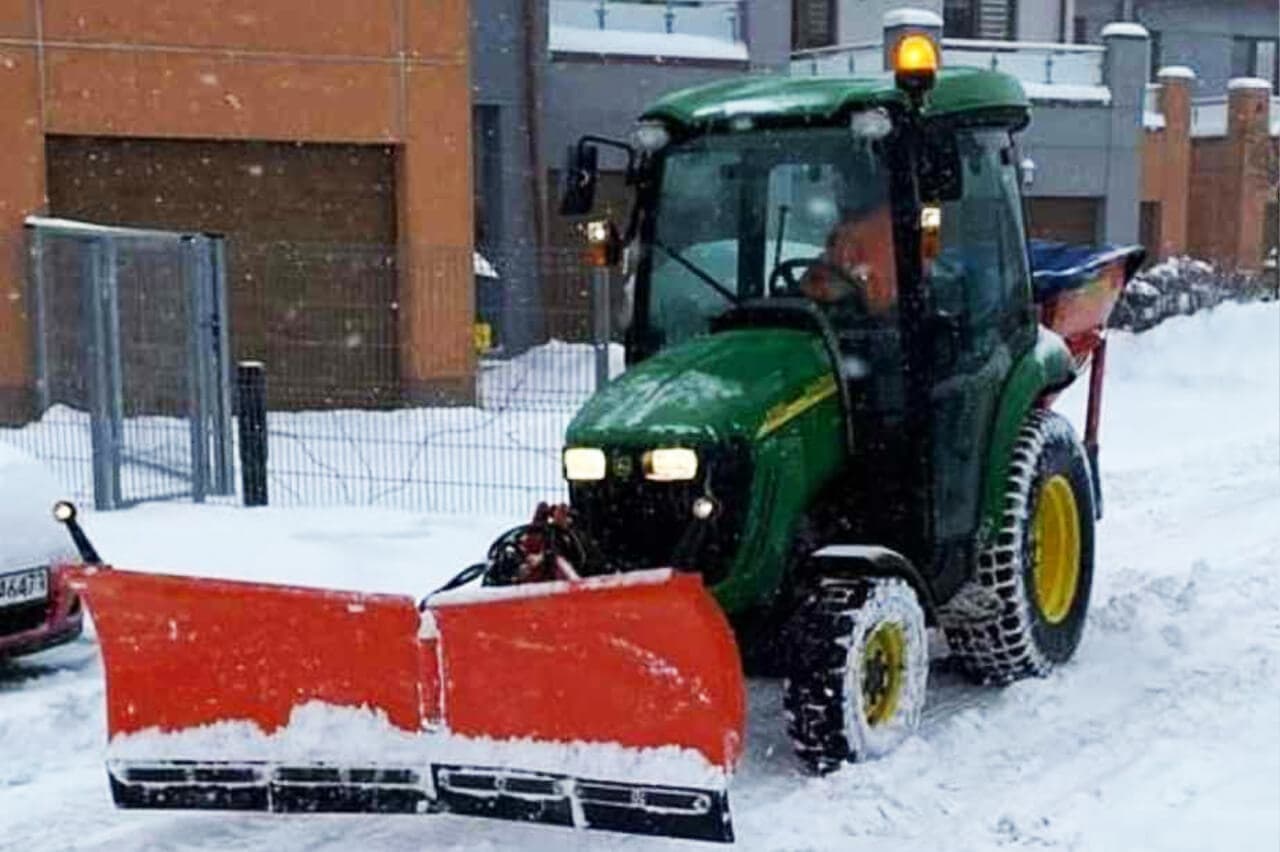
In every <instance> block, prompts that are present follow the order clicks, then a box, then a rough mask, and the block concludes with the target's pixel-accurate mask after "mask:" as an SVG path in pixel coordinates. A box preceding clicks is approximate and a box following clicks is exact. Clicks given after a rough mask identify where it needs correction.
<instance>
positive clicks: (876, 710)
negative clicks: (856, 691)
mask: <svg viewBox="0 0 1280 852" xmlns="http://www.w3.org/2000/svg"><path fill="white" fill-rule="evenodd" d="M906 659H907V634H906V631H904V630H903V629H902V625H901V624H891V623H886V624H881V625H880V626H878V627H877V628H876V629H875V631H874V632H873V633H872V634H871V636H870V638H868V639H867V644H866V647H865V648H864V649H863V651H862V707H863V713H864V714H865V715H866V718H867V723H868V724H871V725H880V724H883V723H884V722H887V721H889V720H890V719H892V718H893V714H894V713H896V712H898V700H899V699H900V698H901V697H902V683H903V676H904V669H905V666H906Z"/></svg>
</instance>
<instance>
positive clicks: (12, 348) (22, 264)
mask: <svg viewBox="0 0 1280 852" xmlns="http://www.w3.org/2000/svg"><path fill="white" fill-rule="evenodd" d="M38 63H39V59H38V56H37V53H36V49H35V47H34V46H29V45H16V44H15V45H0V115H2V116H4V117H5V120H4V121H2V122H0V150H2V151H4V154H5V155H4V158H3V159H2V160H0V424H9V425H16V424H21V423H25V422H27V421H28V420H29V419H30V418H31V416H32V414H33V405H34V393H33V390H34V387H33V386H34V382H35V378H34V375H33V370H32V363H31V309H30V306H29V305H28V303H27V292H26V277H27V276H26V250H25V235H24V233H23V228H22V222H23V219H24V218H26V216H27V215H28V214H30V213H38V212H41V211H42V210H43V209H44V206H45V203H46V200H45V162H44V130H43V117H42V116H41V112H40V72H39V64H38Z"/></svg>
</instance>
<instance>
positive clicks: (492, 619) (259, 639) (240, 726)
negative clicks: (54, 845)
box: [74, 569, 745, 841]
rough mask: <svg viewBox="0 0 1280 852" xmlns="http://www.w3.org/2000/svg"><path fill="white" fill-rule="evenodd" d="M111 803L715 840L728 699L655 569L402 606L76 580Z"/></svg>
mask: <svg viewBox="0 0 1280 852" xmlns="http://www.w3.org/2000/svg"><path fill="white" fill-rule="evenodd" d="M74 582H75V585H76V586H77V587H78V588H79V589H80V590H81V592H82V593H83V595H84V597H85V599H86V601H87V603H88V606H89V609H90V612H91V614H92V616H93V620H94V624H95V626H96V628H97V632H98V636H99V642H100V643H101V647H102V657H103V663H104V668H105V672H106V681H107V684H106V685H107V689H106V692H107V720H108V728H109V735H110V745H109V750H108V769H109V775H110V779H111V784H112V791H113V795H114V796H115V799H116V802H117V803H118V804H120V805H122V806H125V807H168V808H174V807H176V808H224V809H248V810H274V811H380V812H403V811H410V812H435V811H445V812H450V813H458V814H467V815H477V816H494V817H502V818H509V819H520V820H532V821H538V822H546V823H552V824H559V825H567V826H578V827H587V828H603V829H608V830H616V831H627V832H633V833H643V834H663V835H671V836H680V837H691V838H700V839H706V840H722V841H725V840H731V839H732V829H731V826H730V822H729V814H728V795H727V789H726V788H727V781H728V777H729V775H730V773H731V772H732V769H733V767H734V764H735V763H736V761H737V758H738V756H739V754H740V749H741V743H742V736H743V731H744V714H745V709H744V690H743V681H742V676H741V673H740V664H739V661H738V654H737V649H736V647H735V645H734V642H733V636H732V633H731V631H730V629H729V626H728V624H727V622H726V621H725V619H724V616H723V615H722V614H721V612H720V610H719V608H718V607H717V605H716V603H715V601H714V600H713V599H712V598H711V596H710V595H709V594H708V593H707V592H706V591H705V590H704V589H703V587H702V584H701V581H700V579H699V578H697V577H696V576H693V575H688V574H678V573H674V572H670V571H666V570H660V571H645V572H637V573H633V574H625V575H616V576H610V577H601V578H593V579H587V580H580V581H572V582H552V583H538V584H529V585H522V586H513V587H501V588H477V589H475V590H458V591H454V592H447V593H444V594H440V595H436V596H434V597H433V598H432V599H430V600H429V601H428V605H427V606H426V607H425V608H424V609H422V610H421V611H419V608H418V607H417V606H416V605H415V604H414V602H413V600H412V599H410V598H408V597H402V596H394V595H366V594H360V593H355V592H338V591H327V590H318V589H307V588H296V587H288V586H274V585H266V584H258V583H242V582H231V581H224V580H210V579H196V578H184V577H171V576H163V575H156V574H143V573H134V572H126V571H116V570H111V569H97V570H95V569H83V570H81V571H80V572H79V574H78V575H77V577H76V579H75V581H74Z"/></svg>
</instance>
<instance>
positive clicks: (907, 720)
mask: <svg viewBox="0 0 1280 852" xmlns="http://www.w3.org/2000/svg"><path fill="white" fill-rule="evenodd" d="M797 618H798V621H797V622H796V625H795V626H796V630H795V635H794V642H795V645H794V648H793V654H792V659H791V661H790V664H791V675H790V677H789V678H788V679H787V682H786V691H785V698H784V703H785V707H786V711H787V721H788V725H787V732H788V733H789V734H790V735H791V741H792V743H793V744H794V746H795V750H796V754H797V755H799V757H800V759H801V760H802V761H803V762H804V763H805V764H806V765H807V766H808V767H809V768H810V769H811V770H813V771H814V772H816V773H819V774H825V773H827V772H831V771H833V770H835V769H837V768H839V766H840V765H841V764H843V763H845V762H856V761H860V760H866V759H870V758H876V757H880V756H881V755H884V754H886V753H888V752H890V751H892V750H893V749H894V748H895V747H896V746H897V745H898V744H899V743H901V742H902V741H903V740H904V739H906V738H907V737H908V736H910V735H911V733H912V732H914V731H915V729H916V728H917V727H918V726H919V724H920V712H921V710H922V709H923V708H924V699H925V684H926V681H927V679H928V676H929V647H928V637H927V634H926V632H925V617H924V610H922V609H921V607H920V602H919V600H918V599H917V598H916V593H915V591H914V590H913V589H912V588H911V586H910V585H909V584H908V583H907V582H906V581H905V580H902V579H899V578H896V577H894V578H865V577H849V578H845V577H823V578H821V579H819V580H818V581H817V583H816V584H815V586H814V588H813V589H812V591H811V592H810V593H809V594H808V595H807V596H806V597H805V600H804V601H803V603H802V604H801V608H800V611H799V612H798V613H797Z"/></svg>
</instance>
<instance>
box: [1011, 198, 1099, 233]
mask: <svg viewBox="0 0 1280 852" xmlns="http://www.w3.org/2000/svg"><path fill="white" fill-rule="evenodd" d="M1101 209H1102V199H1101V198H1031V199H1028V201H1027V229H1028V230H1029V231H1030V232H1031V236H1032V237H1033V238H1035V239H1041V240H1059V241H1061V242H1064V243H1080V244H1086V245H1087V244H1091V243H1095V242H1097V241H1098V239H1099V233H1100V232H1099V229H1098V224H1099V221H1100V220H1101V213H1100V211H1101Z"/></svg>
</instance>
